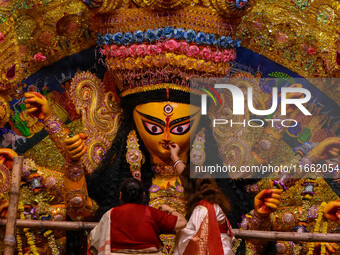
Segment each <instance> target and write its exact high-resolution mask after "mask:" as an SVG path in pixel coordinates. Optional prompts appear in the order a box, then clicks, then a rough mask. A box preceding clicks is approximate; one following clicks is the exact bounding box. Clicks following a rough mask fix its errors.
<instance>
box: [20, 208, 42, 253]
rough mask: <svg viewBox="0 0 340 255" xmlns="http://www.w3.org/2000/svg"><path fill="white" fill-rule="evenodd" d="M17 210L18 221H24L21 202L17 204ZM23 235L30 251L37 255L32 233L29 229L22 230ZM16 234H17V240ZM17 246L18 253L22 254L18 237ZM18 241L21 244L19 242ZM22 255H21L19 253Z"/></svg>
mask: <svg viewBox="0 0 340 255" xmlns="http://www.w3.org/2000/svg"><path fill="white" fill-rule="evenodd" d="M18 208H19V212H20V219H22V220H24V219H26V217H25V213H24V205H23V203H22V202H19V204H18ZM24 233H25V236H26V239H27V244H28V245H29V247H30V251H31V253H32V254H33V255H39V253H38V250H37V246H36V245H35V236H34V234H33V233H31V232H30V229H29V228H24ZM18 236H19V235H18V232H17V238H18ZM17 240H18V241H17V246H18V251H19V252H20V250H21V252H22V241H21V238H20V236H19V239H17ZM19 240H20V241H21V242H19ZM21 254H22V253H21Z"/></svg>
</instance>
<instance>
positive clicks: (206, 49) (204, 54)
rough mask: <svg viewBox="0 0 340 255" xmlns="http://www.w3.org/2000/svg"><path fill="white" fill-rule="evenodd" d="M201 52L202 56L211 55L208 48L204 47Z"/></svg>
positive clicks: (207, 56)
mask: <svg viewBox="0 0 340 255" xmlns="http://www.w3.org/2000/svg"><path fill="white" fill-rule="evenodd" d="M202 53H203V56H204V57H205V58H206V59H210V57H211V50H210V49H209V48H204V49H203V51H202Z"/></svg>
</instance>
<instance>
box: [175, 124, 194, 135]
mask: <svg viewBox="0 0 340 255" xmlns="http://www.w3.org/2000/svg"><path fill="white" fill-rule="evenodd" d="M189 130H190V122H188V123H185V124H181V125H178V126H176V127H174V128H172V129H171V130H170V133H172V134H175V135H184V134H185V133H187V132H188V131H189Z"/></svg>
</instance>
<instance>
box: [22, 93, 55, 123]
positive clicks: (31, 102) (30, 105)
mask: <svg viewBox="0 0 340 255" xmlns="http://www.w3.org/2000/svg"><path fill="white" fill-rule="evenodd" d="M24 96H25V97H26V99H25V101H24V102H25V104H26V109H27V112H28V114H30V115H31V116H34V117H37V118H38V119H39V120H42V121H44V120H46V119H47V118H48V117H50V116H51V115H52V113H53V109H52V108H51V106H50V105H49V104H48V101H47V99H46V98H45V97H44V96H43V95H41V94H40V93H37V92H28V93H25V94H24Z"/></svg>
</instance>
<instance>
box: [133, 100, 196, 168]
mask: <svg viewBox="0 0 340 255" xmlns="http://www.w3.org/2000/svg"><path fill="white" fill-rule="evenodd" d="M200 117H201V112H200V108H199V107H197V106H193V105H189V104H183V103H174V102H169V101H167V102H152V103H146V104H141V105H138V106H136V108H135V109H134V111H133V119H134V121H135V123H136V126H137V130H138V133H139V135H140V137H141V138H142V140H143V143H144V144H145V146H146V148H147V150H148V151H149V153H150V154H151V155H152V158H153V161H154V163H160V162H167V161H169V160H170V149H169V146H170V144H171V143H177V144H178V145H179V147H180V148H181V151H180V155H179V156H180V157H181V156H182V157H181V158H183V159H186V157H187V154H188V151H189V149H190V132H196V129H197V126H198V123H199V120H200Z"/></svg>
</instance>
